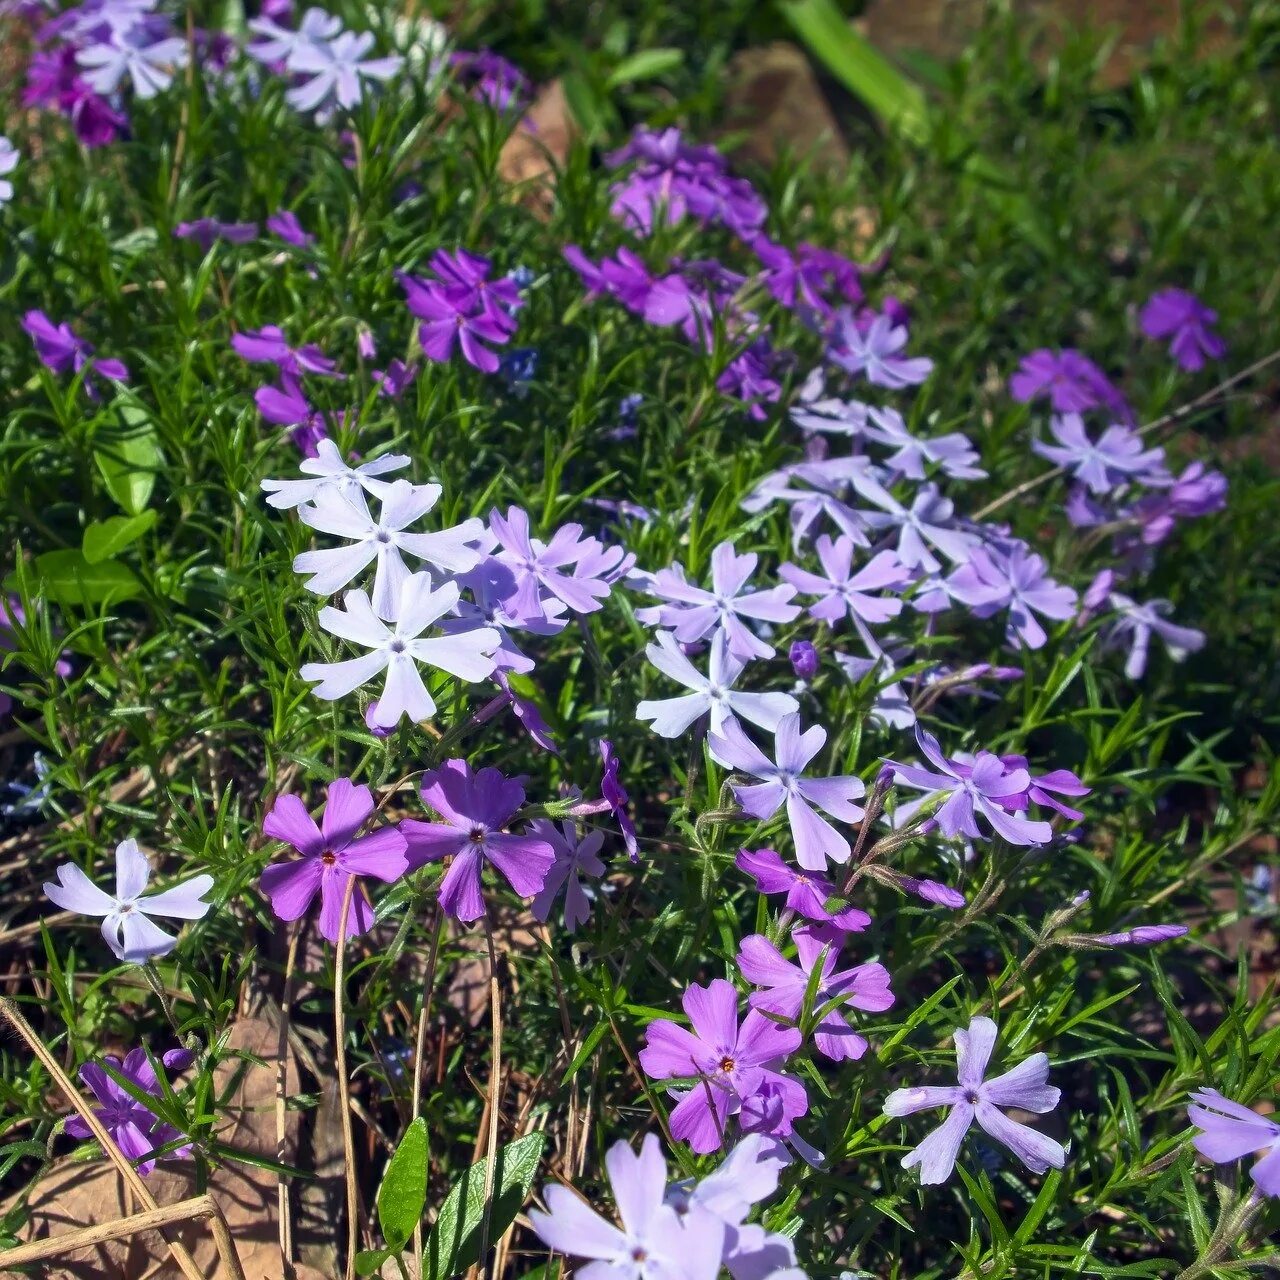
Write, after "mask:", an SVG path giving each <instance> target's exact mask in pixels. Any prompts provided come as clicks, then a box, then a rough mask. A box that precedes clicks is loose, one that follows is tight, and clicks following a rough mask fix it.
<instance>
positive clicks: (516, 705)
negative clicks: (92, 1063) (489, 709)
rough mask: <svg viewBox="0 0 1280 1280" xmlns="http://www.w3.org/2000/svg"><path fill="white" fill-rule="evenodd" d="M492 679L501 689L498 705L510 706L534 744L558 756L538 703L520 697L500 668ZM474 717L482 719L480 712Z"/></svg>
mask: <svg viewBox="0 0 1280 1280" xmlns="http://www.w3.org/2000/svg"><path fill="white" fill-rule="evenodd" d="M493 679H494V683H495V684H496V685H497V686H498V688H499V689H501V690H502V692H501V693H500V694H499V695H498V698H497V699H496V701H497V703H498V704H499V706H500V707H510V708H511V714H512V715H514V716H515V718H516V719H517V720H519V721H520V724H521V726H522V727H523V729H524V731H525V733H527V734H528V735H529V737H530V738H531V739H532V740H533V743H534V745H535V746H538V747H541V748H542V750H543V751H549V752H551V754H552V755H555V756H558V755H559V754H560V749H559V748H558V747H557V746H556V740H555V739H554V738H553V737H552V736H551V727H550V725H548V724H547V722H546V721H545V720H544V719H543V718H542V712H541V711H540V710H539V709H538V704H537V703H536V702H534V701H532V699H530V698H522V697H521V696H520V695H519V694H518V693H517V692H516V691H515V688H514V686H513V685H512V683H511V679H510V677H509V675H508V674H507V672H506V671H503V670H502V669H501V668H499V669H497V670H495V671H494V673H493ZM476 718H477V719H478V720H479V719H482V718H483V717H482V714H477V717H476Z"/></svg>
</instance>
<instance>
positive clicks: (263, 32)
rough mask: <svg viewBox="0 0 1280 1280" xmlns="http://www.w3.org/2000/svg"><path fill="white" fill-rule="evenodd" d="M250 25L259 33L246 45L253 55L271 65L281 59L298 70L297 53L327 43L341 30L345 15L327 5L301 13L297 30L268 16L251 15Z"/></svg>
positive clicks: (282, 63)
mask: <svg viewBox="0 0 1280 1280" xmlns="http://www.w3.org/2000/svg"><path fill="white" fill-rule="evenodd" d="M248 27H249V30H250V31H252V32H253V33H254V34H255V35H256V36H258V37H259V38H258V39H257V40H251V41H250V42H249V44H248V45H246V46H245V52H246V53H247V54H248V55H249V56H250V57H251V58H254V59H256V60H257V61H258V62H264V63H267V64H269V65H274V64H277V63H278V64H280V65H281V66H282V68H283V69H284V70H286V71H297V70H298V69H299V68H297V67H296V66H294V55H295V54H296V53H297V52H298V51H299V50H301V49H304V48H312V47H314V46H316V45H326V44H328V42H329V41H330V40H332V39H333V38H334V37H335V36H337V35H338V33H339V32H340V31H341V30H342V19H341V18H339V17H338V16H337V14H334V13H327V12H326V11H325V10H324V9H316V8H311V9H308V10H307V11H306V12H305V13H304V14H303V15H302V20H301V21H300V22H299V23H298V26H297V29H296V30H295V29H292V28H289V27H283V26H281V25H280V24H279V23H278V22H276V21H274V20H273V19H272V18H270V17H266V16H261V17H257V18H250V19H249V22H248Z"/></svg>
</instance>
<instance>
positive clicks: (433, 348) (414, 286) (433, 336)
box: [396, 271, 514, 373]
mask: <svg viewBox="0 0 1280 1280" xmlns="http://www.w3.org/2000/svg"><path fill="white" fill-rule="evenodd" d="M396 279H397V280H398V281H399V282H400V285H401V287H402V288H403V289H404V290H405V293H406V295H407V297H406V301H407V304H408V307H409V310H410V311H411V312H412V313H413V314H414V315H415V316H417V317H418V318H419V319H420V320H421V321H422V324H421V325H419V326H418V343H419V345H420V346H421V348H422V352H423V354H424V355H425V356H426V357H427V358H428V359H429V360H434V361H436V362H438V363H447V362H448V361H449V360H451V359H452V358H453V352H454V347H455V346H457V347H460V348H461V350H462V356H463V359H465V360H466V361H467V363H468V364H470V365H472V366H474V367H475V368H477V369H480V370H481V371H483V372H484V373H495V372H496V371H497V369H498V365H499V363H500V362H499V360H498V356H497V354H496V353H495V352H493V351H491V350H489V348H488V347H486V346H485V345H484V344H485V343H486V342H492V343H496V344H498V345H501V344H503V343H505V342H507V341H509V339H510V337H511V334H512V333H513V332H514V325H513V323H512V322H511V320H510V319H509V318H507V317H506V316H505V315H504V314H502V313H501V312H492V311H489V310H488V309H486V307H485V304H484V302H483V300H481V299H480V298H479V297H478V296H477V294H476V293H475V291H474V290H464V289H457V288H450V287H448V286H446V285H443V284H440V283H438V282H437V281H434V280H419V279H417V278H416V277H414V276H410V275H407V274H406V273H405V272H403V271H398V272H396Z"/></svg>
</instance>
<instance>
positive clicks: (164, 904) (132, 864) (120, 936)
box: [44, 840, 213, 964]
mask: <svg viewBox="0 0 1280 1280" xmlns="http://www.w3.org/2000/svg"><path fill="white" fill-rule="evenodd" d="M56 874H57V880H56V882H54V883H52V884H46V885H45V886H44V892H45V896H46V897H47V898H49V899H50V901H52V902H54V903H56V904H57V905H58V906H60V907H61V908H62V909H63V910H64V911H76V912H79V913H80V914H81V915H86V916H101V917H102V940H103V941H104V942H105V943H106V944H107V946H109V947H110V948H111V950H112V953H113V954H114V955H115V957H116V959H117V960H123V961H125V963H126V964H145V963H146V962H147V961H148V960H152V959H154V958H155V957H157V956H163V955H168V954H169V952H170V951H172V950H173V949H174V947H176V946H177V945H178V940H177V938H174V937H171V936H170V935H169V934H167V933H165V931H164V930H163V929H161V928H159V927H158V926H157V925H155V924H153V923H152V921H151V917H152V916H153V915H155V916H166V917H169V918H172V919H176V920H203V919H204V917H205V916H206V915H207V914H208V912H209V907H210V906H211V904H210V903H208V902H205V901H204V895H205V894H206V893H208V892H209V890H210V889H212V888H213V877H212V876H210V875H199V876H192V878H191V879H190V880H184V881H183V882H182V883H181V884H176V885H174V886H173V887H172V888H170V889H163V890H161V891H160V892H159V893H152V894H148V895H147V896H145V897H144V896H143V890H144V889H146V887H147V882H148V881H149V880H150V879H151V865H150V863H148V862H147V859H146V855H145V854H143V852H142V851H141V850H140V849H139V848H138V842H137V841H136V840H122V841H121V842H120V843H119V844H118V845H116V891H115V894H114V895H112V894H110V893H105V892H104V891H103V890H101V889H99V888H98V886H97V885H95V884H94V883H93V881H92V880H90V879H89V877H88V876H87V875H85V873H84V872H83V871H81V870H80V868H79V867H78V866H76V864H75V863H74V862H64V863H63V864H62V866H60V867H59V868H58V870H57V873H56Z"/></svg>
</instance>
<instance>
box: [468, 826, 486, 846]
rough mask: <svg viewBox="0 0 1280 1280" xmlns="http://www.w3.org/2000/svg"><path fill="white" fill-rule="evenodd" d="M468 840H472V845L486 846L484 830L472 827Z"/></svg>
mask: <svg viewBox="0 0 1280 1280" xmlns="http://www.w3.org/2000/svg"><path fill="white" fill-rule="evenodd" d="M467 839H468V840H470V841H471V843H472V844H484V828H483V827H472V828H471V830H470V831H469V832H468V833H467Z"/></svg>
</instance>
